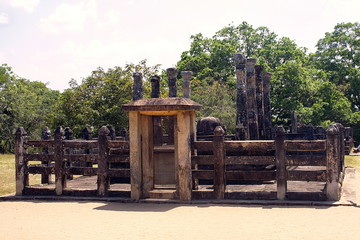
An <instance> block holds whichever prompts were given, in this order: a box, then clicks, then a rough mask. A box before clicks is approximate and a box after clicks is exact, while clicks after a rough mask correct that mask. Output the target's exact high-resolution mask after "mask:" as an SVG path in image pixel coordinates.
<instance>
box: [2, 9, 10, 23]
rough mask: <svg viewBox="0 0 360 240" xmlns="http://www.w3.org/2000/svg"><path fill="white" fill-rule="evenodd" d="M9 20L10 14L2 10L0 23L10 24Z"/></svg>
mask: <svg viewBox="0 0 360 240" xmlns="http://www.w3.org/2000/svg"><path fill="white" fill-rule="evenodd" d="M9 22H10V20H9V15H8V14H7V13H4V12H0V24H8V23H9Z"/></svg>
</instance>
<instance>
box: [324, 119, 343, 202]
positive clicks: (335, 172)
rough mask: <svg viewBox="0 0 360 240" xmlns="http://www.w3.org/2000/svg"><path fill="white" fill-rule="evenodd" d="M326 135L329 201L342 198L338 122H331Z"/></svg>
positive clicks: (327, 194)
mask: <svg viewBox="0 0 360 240" xmlns="http://www.w3.org/2000/svg"><path fill="white" fill-rule="evenodd" d="M326 133H327V136H326V148H327V149H326V162H327V164H326V165H327V166H326V170H327V174H326V176H327V179H326V196H327V199H328V200H329V201H338V200H340V194H341V184H340V163H341V159H340V153H341V150H340V138H339V136H340V131H339V128H338V126H337V125H336V124H331V125H330V126H329V128H328V130H327V132H326Z"/></svg>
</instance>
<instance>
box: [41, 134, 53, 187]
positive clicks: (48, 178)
mask: <svg viewBox="0 0 360 240" xmlns="http://www.w3.org/2000/svg"><path fill="white" fill-rule="evenodd" d="M50 139H51V131H50V128H49V127H45V128H44V129H43V130H42V131H41V140H50ZM42 153H43V154H49V148H47V147H44V148H43V150H42ZM41 164H44V165H47V166H49V161H48V160H45V161H41ZM49 183H51V175H50V174H46V173H42V174H41V184H49Z"/></svg>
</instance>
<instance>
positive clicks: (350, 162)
mask: <svg viewBox="0 0 360 240" xmlns="http://www.w3.org/2000/svg"><path fill="white" fill-rule="evenodd" d="M345 166H347V167H352V168H355V169H356V170H357V171H360V155H356V156H345Z"/></svg>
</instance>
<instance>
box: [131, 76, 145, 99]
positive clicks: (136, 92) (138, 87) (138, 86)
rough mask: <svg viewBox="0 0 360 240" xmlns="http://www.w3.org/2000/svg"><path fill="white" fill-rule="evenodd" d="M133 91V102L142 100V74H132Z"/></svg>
mask: <svg viewBox="0 0 360 240" xmlns="http://www.w3.org/2000/svg"><path fill="white" fill-rule="evenodd" d="M133 77H134V89H133V100H134V101H136V100H139V99H142V85H143V84H142V79H143V76H142V73H134V74H133Z"/></svg>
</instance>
